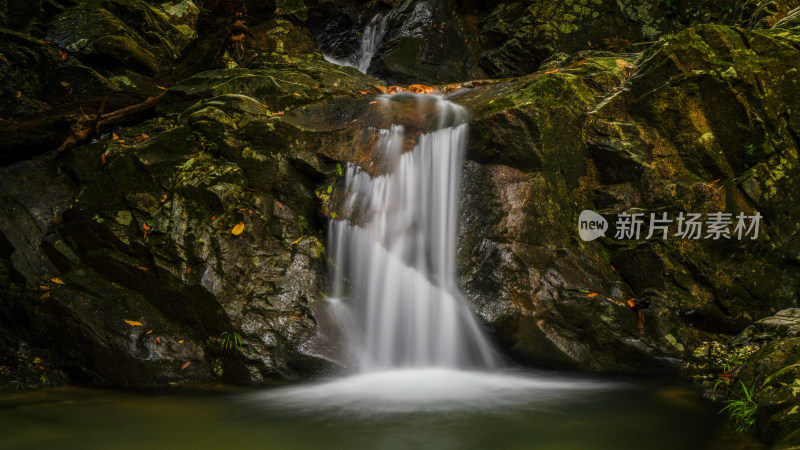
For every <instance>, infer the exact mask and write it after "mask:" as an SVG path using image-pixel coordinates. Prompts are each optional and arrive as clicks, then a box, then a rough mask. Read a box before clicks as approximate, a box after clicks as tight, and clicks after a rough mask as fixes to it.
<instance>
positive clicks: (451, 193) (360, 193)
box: [257, 94, 610, 418]
mask: <svg viewBox="0 0 800 450" xmlns="http://www.w3.org/2000/svg"><path fill="white" fill-rule="evenodd" d="M376 108H377V109H378V110H380V111H382V112H381V114H382V116H381V117H380V118H379V119H380V120H378V122H382V123H383V125H381V126H382V127H385V129H381V130H378V132H379V133H378V134H379V136H378V139H377V143H376V144H375V148H374V151H372V154H371V158H370V162H360V163H359V164H358V165H355V164H349V165H347V167H346V169H345V172H344V179H343V181H342V184H341V185H340V187H339V189H337V192H335V193H334V194H333V195H334V200H333V201H334V203H335V204H337V205H338V206H337V207H336V209H337V212H338V215H337V216H334V217H335V218H336V219H337V220H332V221H331V223H330V228H329V236H328V237H329V240H328V248H329V250H330V252H331V253H330V255H331V297H330V298H329V299H328V300H329V303H330V305H331V306H332V307H333V312H334V316H335V317H336V318H337V320H338V322H339V324H340V327H341V329H342V330H343V332H344V334H345V336H346V338H347V344H348V348H349V349H350V350H351V353H352V354H353V356H354V357H355V360H356V362H357V363H358V369H359V370H360V373H357V374H352V375H350V376H347V377H344V378H337V379H333V380H331V381H328V382H324V383H320V384H312V385H306V384H304V385H301V386H295V387H287V388H283V389H276V390H270V391H268V392H265V393H264V394H263V395H261V396H258V397H257V398H258V399H259V401H264V402H266V403H267V404H269V405H273V406H274V407H275V408H280V410H281V411H292V412H302V413H310V414H313V415H315V416H317V415H319V414H334V415H335V414H343V415H345V416H346V417H348V418H351V417H353V416H355V415H364V416H367V417H372V416H373V415H374V414H394V413H397V412H400V413H406V412H412V411H452V410H458V411H465V410H485V411H490V410H503V411H505V410H507V409H509V408H520V407H523V408H528V407H531V406H532V405H534V404H535V403H539V404H541V405H546V404H550V403H553V402H560V401H563V400H564V399H567V398H570V397H580V396H582V395H585V394H581V393H585V392H587V391H594V390H598V389H607V388H608V387H609V386H610V384H608V383H599V382H594V381H586V380H564V379H556V378H553V377H546V376H527V375H519V374H514V373H509V372H507V371H505V370H502V369H501V370H490V369H494V368H497V366H498V365H499V364H498V361H497V357H496V355H495V352H494V350H493V349H492V347H491V345H490V344H489V342H488V341H487V339H486V337H485V336H484V334H483V332H482V330H481V328H480V326H479V325H478V323H477V322H476V320H475V318H474V317H473V315H472V314H471V313H470V311H469V310H468V309H467V307H466V303H465V301H464V300H463V299H462V296H461V293H460V292H459V289H458V286H457V283H456V278H455V251H456V221H457V220H458V211H457V200H458V191H459V180H460V175H461V168H462V160H463V154H464V148H465V144H466V139H467V125H466V119H467V115H466V111H465V110H464V109H463V108H462V107H460V106H457V105H455V104H453V103H451V102H448V101H446V100H444V99H442V98H440V97H435V96H425V95H412V94H398V95H395V96H391V97H389V96H382V97H379V99H378V105H377V106H376ZM384 113H385V116H383V114H384ZM397 113H399V114H397ZM390 117H395V118H396V119H387V118H390ZM383 119H386V120H383ZM431 120H433V121H434V122H435V123H433V124H431V123H430V121H431ZM389 121H403V125H400V124H399V123H395V124H393V125H388V124H387V123H386V122H389ZM412 144H413V145H412ZM411 147H413V148H411ZM359 150H363V149H359ZM367 153H368V152H367ZM360 154H361V155H363V153H360Z"/></svg>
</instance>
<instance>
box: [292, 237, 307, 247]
mask: <svg viewBox="0 0 800 450" xmlns="http://www.w3.org/2000/svg"><path fill="white" fill-rule="evenodd" d="M304 237H305V236H300V237H299V238H297V240H296V241H294V242H292V245H297V244H299V243H300V241H302V240H303V238H304Z"/></svg>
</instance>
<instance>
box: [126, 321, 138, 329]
mask: <svg viewBox="0 0 800 450" xmlns="http://www.w3.org/2000/svg"><path fill="white" fill-rule="evenodd" d="M125 323H127V324H128V325H130V326H132V327H140V326H142V322H137V321H135V320H126V321H125Z"/></svg>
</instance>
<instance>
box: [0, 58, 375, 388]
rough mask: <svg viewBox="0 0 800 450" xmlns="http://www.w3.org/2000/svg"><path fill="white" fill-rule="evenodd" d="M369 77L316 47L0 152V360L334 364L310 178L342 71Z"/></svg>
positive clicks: (65, 366) (78, 372) (149, 381)
mask: <svg viewBox="0 0 800 450" xmlns="http://www.w3.org/2000/svg"><path fill="white" fill-rule="evenodd" d="M375 82H376V80H374V79H371V78H369V77H367V76H365V75H362V74H360V73H358V72H357V71H355V70H354V69H341V68H338V67H336V66H333V65H331V64H328V63H325V62H319V63H318V64H316V65H312V66H311V67H307V68H305V69H301V68H297V67H295V68H293V69H272V70H268V69H259V70H247V69H232V70H221V71H213V72H208V73H201V74H198V75H197V76H196V77H194V78H192V79H188V80H185V81H184V82H183V83H180V84H178V85H176V86H175V87H174V88H173V89H172V90H171V91H170V92H169V93H168V95H167V101H165V102H164V104H163V108H164V114H165V115H167V116H168V118H157V119H153V120H149V121H147V122H144V123H142V124H141V125H137V126H133V127H130V128H124V129H119V130H116V131H115V132H114V133H113V134H111V133H109V134H108V135H106V136H105V137H104V138H103V139H101V140H99V141H98V142H96V143H93V144H91V145H86V146H81V147H78V148H77V149H75V150H73V151H70V152H67V153H65V154H54V153H48V154H45V155H42V156H40V157H37V158H36V159H34V160H30V161H24V162H20V163H17V164H14V165H11V166H8V167H5V168H3V169H0V170H2V175H0V180H2V185H3V189H2V194H0V204H1V205H2V207H0V211H2V212H1V213H0V243H1V245H0V251H2V254H0V261H2V264H1V266H2V269H0V275H2V276H0V279H1V280H2V290H3V292H4V294H3V300H2V302H1V303H2V306H0V322H2V323H3V327H2V328H3V329H4V330H12V331H11V332H10V333H6V332H4V333H2V334H0V366H10V367H11V368H12V369H13V370H14V371H16V372H15V373H17V374H19V373H20V371H21V370H22V371H23V373H24V369H25V367H30V366H31V364H33V362H32V361H34V360H37V359H38V361H39V362H38V363H37V364H38V365H41V366H43V367H46V368H48V369H54V371H53V372H51V373H50V374H51V377H50V378H51V381H53V382H55V381H65V380H67V381H73V382H85V383H93V384H110V385H117V386H156V385H164V384H167V383H181V382H186V381H193V382H196V381H211V380H226V381H231V382H257V381H260V380H265V379H273V378H307V377H310V376H315V375H318V374H321V373H328V372H330V371H332V370H335V369H336V368H337V367H340V365H341V362H340V359H339V357H340V355H339V353H338V350H337V348H336V345H335V344H336V342H338V339H337V337H336V330H335V328H334V327H333V326H332V324H331V323H330V320H329V318H328V317H327V315H326V311H325V308H324V304H323V301H324V298H325V291H326V288H327V279H326V271H327V264H326V256H325V255H326V253H325V247H324V244H323V242H324V237H323V233H324V229H325V225H324V222H323V221H322V217H321V216H320V215H319V198H318V195H319V193H317V192H315V191H316V190H317V188H318V187H319V186H320V185H321V184H323V183H324V182H325V180H326V179H329V178H330V179H335V178H336V177H337V176H338V175H337V169H336V165H335V164H334V163H332V162H331V161H332V159H331V156H326V155H327V154H330V155H336V154H337V153H340V154H346V153H347V152H350V151H351V149H352V141H353V139H354V138H353V136H354V135H355V131H354V130H355V128H356V127H357V123H358V117H360V114H361V113H362V112H363V111H365V110H366V106H367V103H368V102H369V98H368V97H363V96H360V95H359V94H356V95H355V96H354V95H352V92H351V89H355V90H356V92H357V91H358V90H364V89H368V88H370V87H371V86H372V84H373V83H375ZM287 100H289V101H287ZM348 108H349V109H348ZM348 111H349V112H348ZM334 118H335V119H334ZM348 142H349V143H350V144H351V145H350V146H349V147H348V146H347V143H348ZM237 340H240V341H241V345H239V344H237ZM29 382H31V380H29Z"/></svg>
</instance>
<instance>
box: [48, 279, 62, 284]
mask: <svg viewBox="0 0 800 450" xmlns="http://www.w3.org/2000/svg"><path fill="white" fill-rule="evenodd" d="M50 281H52V282H53V283H55V284H64V282H63V281H62V280H61V278H51V279H50Z"/></svg>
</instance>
